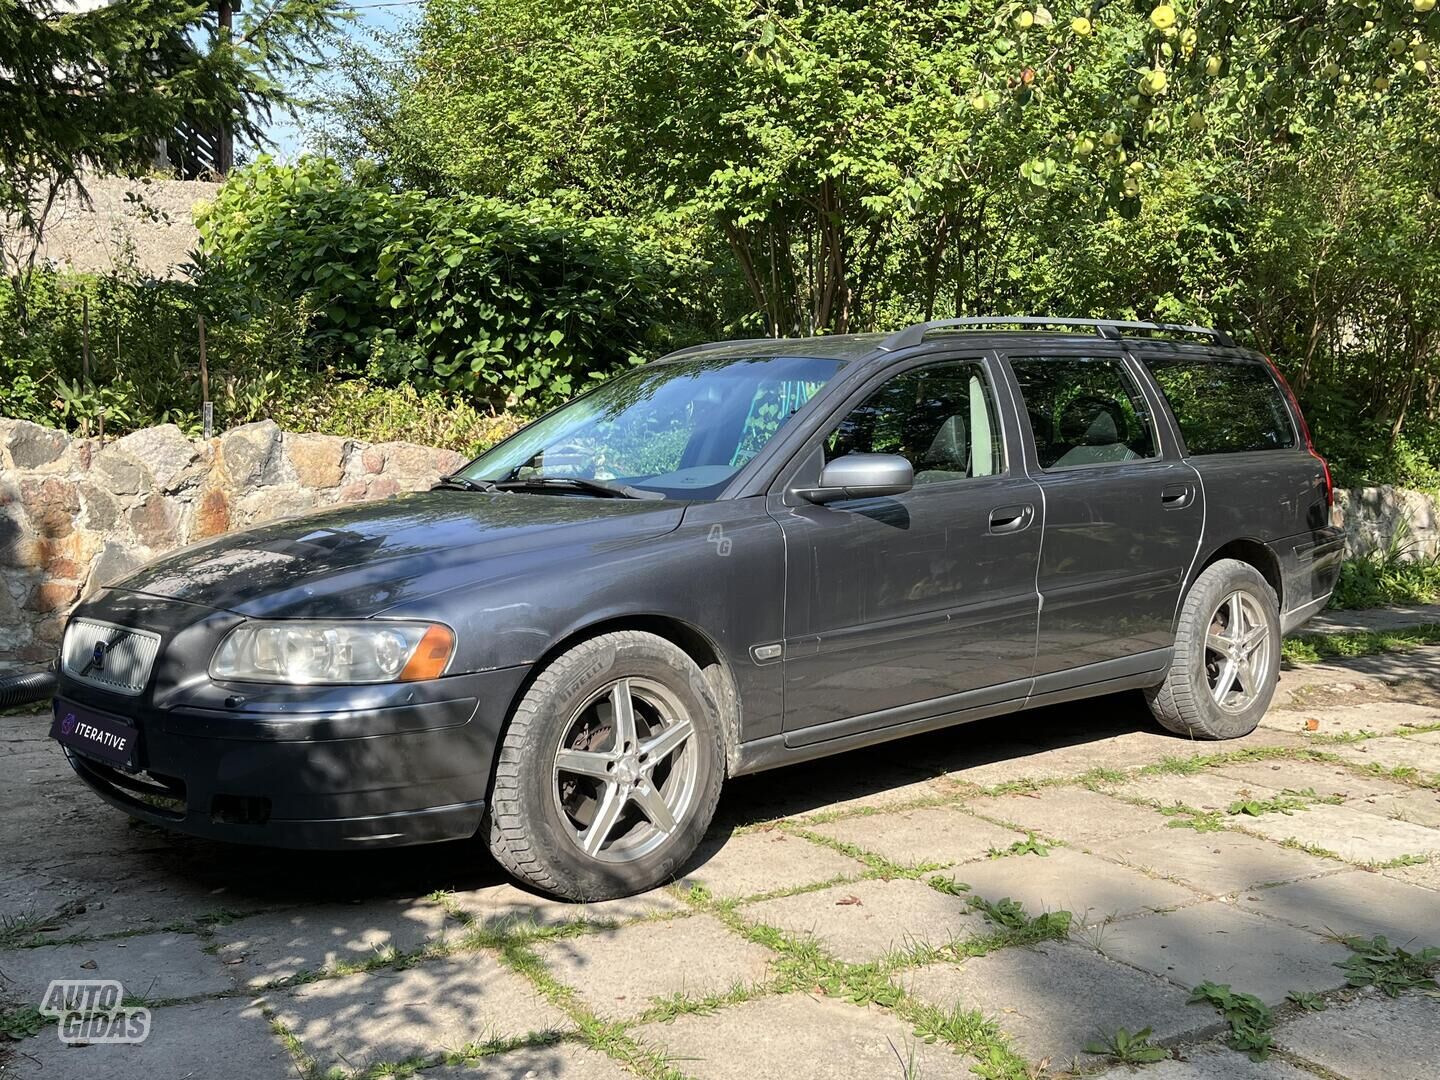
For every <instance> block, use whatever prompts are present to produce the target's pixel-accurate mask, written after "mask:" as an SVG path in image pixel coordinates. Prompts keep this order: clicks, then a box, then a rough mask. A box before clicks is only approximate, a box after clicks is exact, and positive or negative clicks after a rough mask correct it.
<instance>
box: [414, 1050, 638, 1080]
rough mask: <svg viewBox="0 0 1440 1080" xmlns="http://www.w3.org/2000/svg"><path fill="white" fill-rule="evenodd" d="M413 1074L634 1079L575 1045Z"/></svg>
mask: <svg viewBox="0 0 1440 1080" xmlns="http://www.w3.org/2000/svg"><path fill="white" fill-rule="evenodd" d="M416 1075H417V1076H419V1077H423V1080H634V1074H633V1073H629V1072H626V1071H625V1070H624V1069H623V1068H621V1067H620V1066H619V1065H617V1064H616V1063H615V1062H614V1061H612V1060H611V1059H610V1058H608V1057H606V1056H605V1055H604V1054H602V1053H599V1052H598V1051H595V1050H589V1049H586V1048H585V1047H584V1046H579V1045H577V1044H575V1043H557V1044H556V1045H554V1046H527V1047H524V1048H522V1049H519V1050H512V1051H510V1052H509V1053H506V1054H496V1055H495V1056H493V1057H483V1058H480V1059H479V1060H478V1061H474V1062H471V1063H469V1064H466V1065H442V1066H441V1067H440V1068H438V1069H426V1070H425V1071H424V1072H423V1073H417V1074H416Z"/></svg>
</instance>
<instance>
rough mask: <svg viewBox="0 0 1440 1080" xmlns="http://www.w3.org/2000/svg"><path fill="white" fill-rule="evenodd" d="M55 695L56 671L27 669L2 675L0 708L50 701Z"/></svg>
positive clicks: (0, 680)
mask: <svg viewBox="0 0 1440 1080" xmlns="http://www.w3.org/2000/svg"><path fill="white" fill-rule="evenodd" d="M54 696H55V672H53V671H27V672H25V673H24V674H22V675H5V676H3V677H0V709H13V708H14V707H15V706H17V705H29V704H31V703H33V702H37V701H48V700H49V699H50V698H52V697H54Z"/></svg>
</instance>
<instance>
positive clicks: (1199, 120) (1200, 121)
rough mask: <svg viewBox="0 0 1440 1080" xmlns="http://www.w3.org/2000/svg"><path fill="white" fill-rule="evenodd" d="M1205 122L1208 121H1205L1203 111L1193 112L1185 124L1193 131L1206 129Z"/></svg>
mask: <svg viewBox="0 0 1440 1080" xmlns="http://www.w3.org/2000/svg"><path fill="white" fill-rule="evenodd" d="M1205 123H1206V121H1205V114H1204V113H1202V112H1192V113H1191V114H1190V118H1189V119H1188V120H1186V121H1185V126H1186V127H1187V128H1189V129H1190V130H1191V131H1204V130H1205Z"/></svg>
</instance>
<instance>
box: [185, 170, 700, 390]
mask: <svg viewBox="0 0 1440 1080" xmlns="http://www.w3.org/2000/svg"><path fill="white" fill-rule="evenodd" d="M197 224H198V226H199V228H200V234H201V244H200V254H199V267H200V280H202V281H203V282H205V283H206V285H207V287H208V288H210V289H211V290H212V291H213V290H219V291H222V292H224V293H225V294H227V295H229V296H231V297H234V298H237V299H239V298H249V297H254V298H259V299H261V300H264V299H273V298H277V297H278V298H282V299H290V300H298V299H301V298H303V299H304V300H305V301H306V302H307V304H308V305H309V306H310V307H311V308H312V309H313V310H314V312H315V319H314V322H313V324H312V326H311V329H310V342H311V344H312V346H314V347H315V348H316V349H318V350H320V351H321V352H322V353H324V354H325V355H326V356H327V358H329V359H331V360H333V361H337V362H339V363H340V364H341V365H342V367H343V366H345V365H346V364H347V362H348V363H357V364H363V365H364V366H366V367H367V368H368V370H369V371H370V372H371V373H372V374H373V375H375V376H376V377H378V378H380V379H382V380H384V381H387V382H397V383H399V382H411V381H414V382H418V383H419V385H420V386H421V387H423V388H440V389H445V390H448V391H452V392H460V393H464V394H466V395H470V396H474V397H476V398H477V399H479V400H482V401H487V402H489V403H491V404H492V405H514V404H516V403H518V402H522V401H523V402H525V403H526V404H527V405H530V406H544V405H547V404H550V403H551V402H553V401H555V400H558V399H563V398H565V397H568V396H570V395H571V394H573V393H574V392H576V391H577V390H578V389H581V388H582V386H583V384H584V383H585V382H586V381H587V380H589V379H598V378H604V377H606V376H608V375H610V374H612V373H613V372H614V371H615V370H616V369H618V368H620V367H623V366H624V365H626V364H628V363H638V362H640V360H641V359H642V358H643V357H644V356H645V355H654V354H655V353H656V352H660V351H664V350H665V349H666V348H667V347H669V345H670V344H671V336H672V333H673V332H672V330H671V329H670V328H671V327H673V326H674V325H675V324H676V323H677V322H679V321H680V319H679V318H678V315H679V311H678V307H679V304H678V300H679V293H680V290H681V287H682V276H681V274H682V267H681V265H680V263H679V262H678V260H675V259H673V258H671V257H669V256H667V255H665V254H664V253H663V252H661V251H660V250H659V249H658V248H656V247H654V246H647V245H645V244H643V243H639V242H637V241H636V240H635V239H634V238H633V233H632V231H631V230H630V229H628V227H627V226H625V225H623V224H621V223H619V222H615V221H609V220H605V219H590V220H585V221H581V220H577V219H575V218H572V217H570V216H567V215H566V214H564V213H563V212H561V211H559V210H557V209H555V208H554V207H551V206H548V205H545V204H543V203H536V204H532V205H530V206H527V207H523V208H519V207H515V206H511V205H507V204H505V203H503V202H500V201H499V200H496V199H489V198H479V197H464V196H456V197H430V196H427V195H425V194H423V193H421V192H417V191H405V192H396V191H393V190H391V189H390V188H388V187H386V186H383V185H381V184H378V183H373V182H366V181H364V180H362V179H356V178H352V177H347V176H346V175H345V174H344V173H343V172H342V171H341V170H340V168H339V167H338V166H337V165H335V164H334V163H333V162H329V161H325V160H321V159H315V158H306V159H303V160H302V161H301V162H300V163H299V164H297V165H293V166H284V165H277V164H275V163H273V162H272V161H269V160H268V159H262V160H260V161H259V162H258V163H256V164H255V165H253V166H251V167H249V168H248V169H245V170H243V171H241V172H240V173H237V174H235V175H233V176H232V177H231V179H230V180H229V182H228V183H227V184H226V185H225V186H224V188H222V189H221V191H220V194H219V196H218V197H217V199H216V200H215V202H214V203H213V205H211V206H209V207H205V208H202V209H201V211H200V212H199V214H198V215H197Z"/></svg>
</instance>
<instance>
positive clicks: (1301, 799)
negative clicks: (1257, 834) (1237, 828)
mask: <svg viewBox="0 0 1440 1080" xmlns="http://www.w3.org/2000/svg"><path fill="white" fill-rule="evenodd" d="M1313 798H1315V791H1314V789H1312V788H1307V789H1306V790H1305V791H1304V792H1296V793H1294V794H1290V793H1288V792H1281V793H1280V794H1279V795H1277V796H1275V798H1273V799H1239V800H1236V801H1235V802H1232V803H1231V804H1230V805H1229V806H1228V807H1226V808H1225V812H1226V813H1227V814H1229V815H1231V816H1232V817H1234V816H1237V815H1241V814H1243V815H1244V816H1246V817H1259V816H1260V815H1261V814H1286V815H1289V814H1293V813H1294V812H1295V811H1296V810H1307V809H1309V807H1308V806H1307V805H1306V802H1307V800H1309V799H1313Z"/></svg>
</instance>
